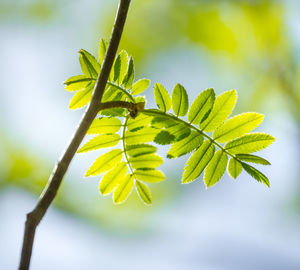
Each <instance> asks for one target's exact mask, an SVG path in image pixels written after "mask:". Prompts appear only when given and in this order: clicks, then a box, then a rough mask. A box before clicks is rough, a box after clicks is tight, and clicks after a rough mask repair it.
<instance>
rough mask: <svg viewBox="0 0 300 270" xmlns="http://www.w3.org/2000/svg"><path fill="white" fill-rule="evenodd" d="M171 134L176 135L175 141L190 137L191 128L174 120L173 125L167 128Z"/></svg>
mask: <svg viewBox="0 0 300 270" xmlns="http://www.w3.org/2000/svg"><path fill="white" fill-rule="evenodd" d="M166 131H168V132H169V133H170V134H171V135H174V136H175V141H180V140H183V139H184V138H186V137H188V136H189V135H190V133H191V129H190V128H189V127H187V126H186V125H184V124H181V123H177V122H175V121H174V122H173V124H172V125H170V126H168V127H167V128H166Z"/></svg>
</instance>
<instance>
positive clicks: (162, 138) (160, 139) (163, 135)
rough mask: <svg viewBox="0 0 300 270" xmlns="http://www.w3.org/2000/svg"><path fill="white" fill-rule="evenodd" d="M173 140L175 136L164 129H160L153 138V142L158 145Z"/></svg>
mask: <svg viewBox="0 0 300 270" xmlns="http://www.w3.org/2000/svg"><path fill="white" fill-rule="evenodd" d="M174 140H175V136H174V135H173V134H171V133H170V132H168V131H166V130H162V131H161V132H159V133H158V134H157V135H156V136H155V138H154V142H155V143H157V144H160V145H167V144H171V143H172V142H173V141H174Z"/></svg>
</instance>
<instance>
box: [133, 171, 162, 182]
mask: <svg viewBox="0 0 300 270" xmlns="http://www.w3.org/2000/svg"><path fill="white" fill-rule="evenodd" d="M134 176H135V178H136V179H138V180H141V181H145V182H149V183H158V182H161V181H164V180H165V179H166V177H165V175H164V174H163V173H162V172H161V171H158V170H135V171H134Z"/></svg>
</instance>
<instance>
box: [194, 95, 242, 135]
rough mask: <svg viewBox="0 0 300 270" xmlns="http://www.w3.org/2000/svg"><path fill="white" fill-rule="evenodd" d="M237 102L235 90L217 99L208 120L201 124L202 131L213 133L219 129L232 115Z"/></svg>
mask: <svg viewBox="0 0 300 270" xmlns="http://www.w3.org/2000/svg"><path fill="white" fill-rule="evenodd" d="M236 100H237V93H236V91H235V90H230V91H227V92H224V93H222V94H221V95H219V96H218V97H217V98H216V101H215V103H214V106H213V108H212V110H211V112H210V114H209V115H208V117H207V119H206V120H205V121H203V122H202V123H200V129H202V130H204V131H207V132H211V131H214V130H215V129H216V128H217V127H219V126H220V125H221V124H222V123H223V122H224V121H225V120H226V119H227V118H228V117H229V115H230V114H231V112H232V110H233V108H234V106H235V103H236Z"/></svg>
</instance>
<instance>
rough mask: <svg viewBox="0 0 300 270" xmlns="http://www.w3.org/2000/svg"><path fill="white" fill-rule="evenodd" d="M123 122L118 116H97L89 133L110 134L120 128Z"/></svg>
mask: <svg viewBox="0 0 300 270" xmlns="http://www.w3.org/2000/svg"><path fill="white" fill-rule="evenodd" d="M121 126H122V122H121V121H120V120H119V119H118V118H114V117H110V118H108V117H105V118H97V119H95V120H94V121H93V123H92V124H91V126H90V128H89V130H88V132H87V134H108V133H115V132H118V131H119V130H120V128H121Z"/></svg>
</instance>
